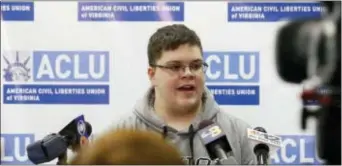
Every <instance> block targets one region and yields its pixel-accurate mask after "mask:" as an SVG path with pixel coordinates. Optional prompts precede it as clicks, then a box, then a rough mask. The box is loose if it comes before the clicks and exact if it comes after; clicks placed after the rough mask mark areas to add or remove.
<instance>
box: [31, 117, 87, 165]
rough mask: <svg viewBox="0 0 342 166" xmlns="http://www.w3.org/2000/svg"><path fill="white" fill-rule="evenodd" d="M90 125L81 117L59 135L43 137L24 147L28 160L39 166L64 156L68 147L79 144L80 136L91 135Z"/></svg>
mask: <svg viewBox="0 0 342 166" xmlns="http://www.w3.org/2000/svg"><path fill="white" fill-rule="evenodd" d="M87 129H88V130H89V131H88V130H87ZM91 129H92V127H91V125H90V123H88V122H85V121H84V117H83V115H81V116H79V117H77V118H75V119H74V120H72V121H71V122H70V123H69V124H68V125H66V126H65V127H64V128H63V129H62V130H61V131H60V132H59V133H53V134H49V135H47V136H45V137H44V138H43V139H42V140H38V141H36V142H34V143H31V144H29V145H28V146H27V147H26V151H27V155H28V158H29V160H30V161H31V162H32V163H34V164H41V163H45V162H49V161H52V160H54V159H55V158H57V157H60V156H63V155H65V152H66V151H67V149H68V147H70V146H71V145H77V144H79V139H80V137H81V136H89V135H90V134H91V132H92V131H91Z"/></svg>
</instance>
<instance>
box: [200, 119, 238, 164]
mask: <svg viewBox="0 0 342 166" xmlns="http://www.w3.org/2000/svg"><path fill="white" fill-rule="evenodd" d="M198 133H199V135H200V138H201V140H202V142H203V144H204V145H205V147H206V149H207V151H208V154H209V156H210V158H211V160H217V162H218V163H219V164H220V165H230V164H232V165H238V163H237V161H236V160H235V158H234V157H233V155H232V153H233V151H232V148H231V146H230V144H229V142H228V139H227V137H226V135H225V134H224V132H223V131H222V129H221V127H220V126H219V125H217V124H215V123H214V122H212V121H210V120H204V121H202V122H201V123H200V124H199V131H198Z"/></svg>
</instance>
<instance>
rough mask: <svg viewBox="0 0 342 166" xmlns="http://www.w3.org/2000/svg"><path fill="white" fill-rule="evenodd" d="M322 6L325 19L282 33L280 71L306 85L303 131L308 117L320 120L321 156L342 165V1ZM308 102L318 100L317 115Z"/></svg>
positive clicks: (278, 50)
mask: <svg viewBox="0 0 342 166" xmlns="http://www.w3.org/2000/svg"><path fill="white" fill-rule="evenodd" d="M321 3H322V5H323V6H324V7H325V9H326V10H325V11H326V12H325V13H322V16H321V18H319V19H312V20H295V21H293V22H290V23H289V24H287V25H285V26H284V27H282V28H281V29H280V30H279V32H278V36H277V43H276V63H277V72H278V74H279V75H280V77H281V78H282V79H283V80H285V81H287V82H290V83H296V84H304V86H306V88H307V89H305V90H304V92H303V94H302V100H303V110H302V128H303V129H305V128H306V119H307V118H309V117H315V118H317V120H318V123H317V134H316V137H317V150H318V156H319V157H320V158H322V159H323V160H325V162H326V164H329V165H333V164H334V165H335V164H337V165H341V1H326V2H321ZM322 89H323V90H322ZM308 100H310V101H312V100H314V101H317V104H318V105H317V106H318V108H319V109H317V110H316V112H311V111H309V110H308V109H307V107H305V103H306V101H308Z"/></svg>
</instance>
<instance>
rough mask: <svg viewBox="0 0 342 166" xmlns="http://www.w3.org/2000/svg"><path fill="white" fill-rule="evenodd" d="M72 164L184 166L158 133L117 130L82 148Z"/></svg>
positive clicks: (176, 151) (176, 153)
mask: <svg viewBox="0 0 342 166" xmlns="http://www.w3.org/2000/svg"><path fill="white" fill-rule="evenodd" d="M70 164H71V165H140V164H143V165H184V162H183V160H182V157H181V153H180V152H179V151H178V150H177V149H176V148H175V147H173V146H172V145H171V144H169V143H167V142H166V140H164V139H163V138H162V136H161V135H160V134H158V133H155V132H152V131H146V130H137V129H116V130H112V131H109V132H106V133H104V134H103V135H100V136H99V137H97V138H96V139H95V140H94V142H92V144H90V145H89V146H87V147H85V148H82V149H81V151H80V152H79V153H78V154H77V155H76V156H75V157H74V158H73V159H72V160H71V162H70Z"/></svg>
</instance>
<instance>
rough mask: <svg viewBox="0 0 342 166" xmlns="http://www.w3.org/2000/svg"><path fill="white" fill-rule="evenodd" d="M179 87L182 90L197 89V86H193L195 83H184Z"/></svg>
mask: <svg viewBox="0 0 342 166" xmlns="http://www.w3.org/2000/svg"><path fill="white" fill-rule="evenodd" d="M177 89H178V90H180V91H194V90H195V86H193V85H183V86H180V87H179V88H177Z"/></svg>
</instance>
